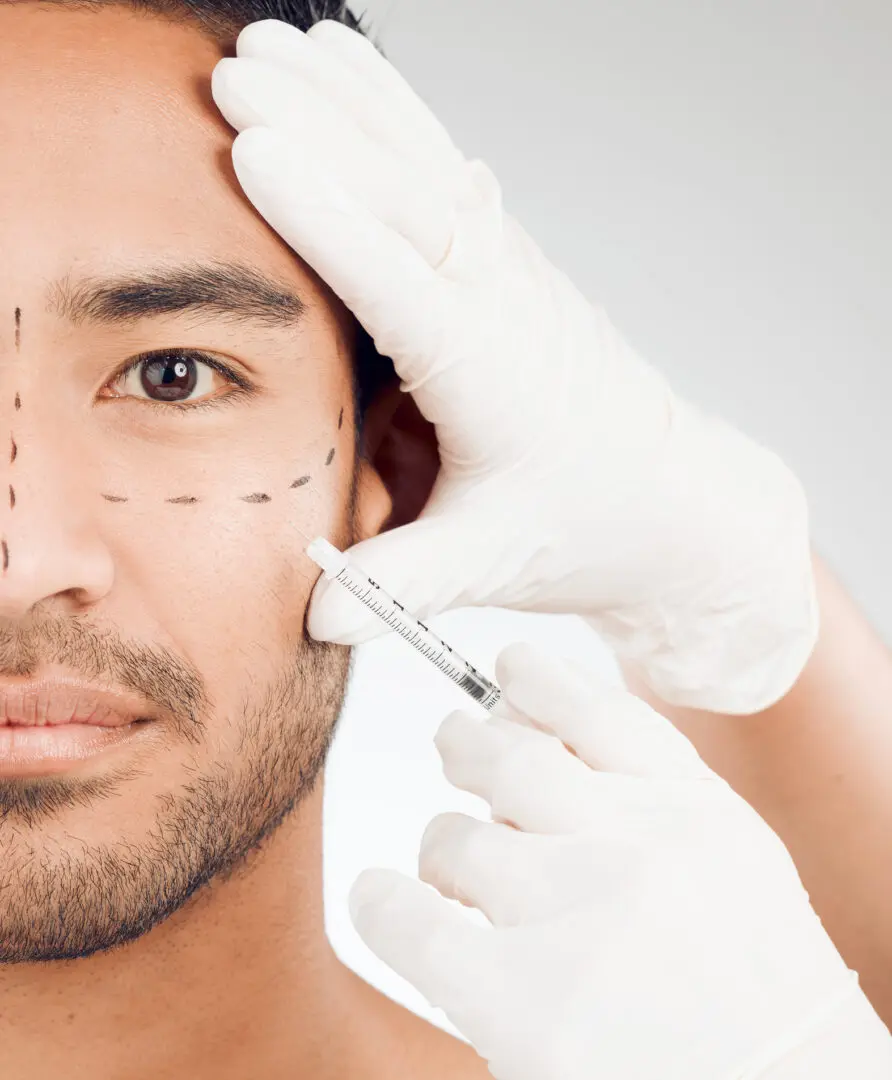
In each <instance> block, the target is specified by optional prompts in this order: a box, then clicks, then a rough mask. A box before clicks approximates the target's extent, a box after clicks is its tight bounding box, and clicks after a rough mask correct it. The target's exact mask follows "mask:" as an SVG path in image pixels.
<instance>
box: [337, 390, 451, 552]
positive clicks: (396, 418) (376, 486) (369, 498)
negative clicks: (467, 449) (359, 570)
mask: <svg viewBox="0 0 892 1080" xmlns="http://www.w3.org/2000/svg"><path fill="white" fill-rule="evenodd" d="M439 469H440V455H439V453H438V451H437V436H436V431H435V430H434V425H433V424H431V423H430V421H428V420H425V418H424V417H423V416H422V415H421V413H420V412H419V410H418V406H417V405H416V404H415V401H414V399H413V398H412V396H411V395H410V394H404V393H403V392H402V391H401V390H400V388H399V383H396V382H392V383H388V384H387V385H386V386H383V387H382V388H381V390H380V391H379V392H378V393H377V394H376V396H375V398H374V399H373V400H372V401H371V402H370V403H369V406H368V408H367V409H366V415H365V419H364V422H363V434H362V462H361V464H360V475H359V477H358V486H357V494H356V497H357V506H356V510H357V516H356V527H357V530H358V531H359V533H360V536H361V537H363V538H364V537H367V536H374V535H375V534H376V533H379V532H385V531H386V530H387V529H393V528H396V526H397V525H405V524H407V523H408V522H410V521H414V520H415V518H417V517H418V515H419V514H420V513H421V511H422V510H423V509H424V504H425V503H426V502H427V500H428V496H429V495H430V493H431V488H432V487H433V485H434V480H435V479H436V476H437V473H438V472H439Z"/></svg>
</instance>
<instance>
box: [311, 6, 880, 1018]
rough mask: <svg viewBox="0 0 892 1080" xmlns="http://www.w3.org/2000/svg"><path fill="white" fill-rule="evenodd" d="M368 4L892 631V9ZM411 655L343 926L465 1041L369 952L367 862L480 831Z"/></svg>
mask: <svg viewBox="0 0 892 1080" xmlns="http://www.w3.org/2000/svg"><path fill="white" fill-rule="evenodd" d="M354 10H355V11H356V12H357V13H358V12H360V11H362V10H368V11H369V13H370V15H371V16H372V17H373V23H374V26H375V27H376V29H377V31H378V35H379V37H380V40H381V41H382V44H383V46H384V48H385V50H386V52H387V54H388V56H389V57H390V59H391V60H392V61H393V62H394V63H395V64H396V66H397V67H398V68H399V69H400V70H401V71H402V72H403V74H404V75H405V76H406V77H407V78H408V80H409V82H410V83H411V84H412V86H413V87H414V88H415V89H416V90H417V92H418V93H419V94H420V95H421V96H422V97H423V98H424V100H425V101H426V102H427V103H428V104H429V105H430V106H431V108H432V109H433V110H434V112H435V113H436V114H437V115H438V116H439V117H440V119H441V120H442V121H443V122H444V124H445V125H446V127H447V129H448V130H449V131H450V132H451V133H452V135H453V138H454V139H455V141H456V143H457V144H458V145H459V146H460V147H461V149H462V150H463V151H464V152H465V153H466V154H467V155H468V156H470V157H481V158H483V159H484V160H485V161H486V162H487V164H488V165H490V166H491V168H492V169H493V170H494V172H495V174H496V175H497V176H498V178H499V180H500V181H501V183H502V187H503V190H504V193H505V204H506V207H507V209H508V210H509V212H511V213H512V214H513V215H514V216H515V217H517V218H518V219H519V220H520V221H521V223H522V224H523V225H524V226H525V228H526V229H527V231H528V232H529V233H530V234H531V235H532V236H533V237H534V238H535V239H536V240H537V241H538V242H539V243H540V245H541V246H542V248H543V249H544V250H545V252H546V253H547V254H548V255H549V256H550V258H551V259H552V260H553V261H554V262H555V263H556V264H557V265H558V266H559V267H561V269H563V270H565V271H566V272H567V273H568V274H569V275H570V277H571V278H572V279H573V280H574V281H575V282H576V284H577V285H578V286H579V287H580V288H581V289H582V291H583V292H584V293H585V294H586V295H587V296H589V297H590V298H591V299H592V300H596V301H598V302H599V303H602V304H603V305H604V306H605V307H606V308H607V310H608V312H609V314H610V315H611V318H612V320H613V322H614V323H615V324H616V325H617V326H618V328H619V329H620V330H621V331H622V332H623V333H624V335H625V336H626V337H627V338H628V339H629V340H630V342H631V343H632V344H633V345H634V346H635V348H636V349H637V350H638V351H639V352H640V353H641V354H642V355H643V356H644V357H646V358H647V359H648V360H650V361H651V362H652V363H654V364H655V365H657V366H658V367H660V368H661V369H662V370H663V371H664V372H665V373H666V374H667V375H668V376H669V377H670V379H671V380H672V382H673V383H674V385H675V387H676V389H678V390H679V391H680V392H682V393H683V394H685V395H686V396H688V397H689V398H691V399H692V400H694V401H696V402H697V403H699V404H700V405H703V406H706V407H710V408H713V409H715V410H718V411H720V412H721V413H722V414H723V415H724V416H726V417H727V418H729V419H731V420H732V421H734V422H736V423H737V424H738V425H739V426H740V427H742V428H743V429H744V430H745V431H747V432H748V433H749V434H750V435H752V436H754V437H757V438H759V439H760V440H762V441H763V442H765V443H767V444H768V445H770V446H772V447H773V448H775V449H776V450H778V451H779V452H780V453H781V454H782V455H783V456H784V457H785V458H786V460H787V461H788V462H789V463H790V464H791V465H792V466H793V468H794V469H795V470H796V472H797V473H798V475H799V476H800V477H801V479H802V481H803V483H804V484H805V487H806V489H807V491H808V495H809V498H810V502H811V507H812V515H813V532H814V536H815V540H816V544H817V546H818V548H819V550H820V551H821V552H822V553H823V554H824V555H825V557H826V558H827V559H828V561H829V562H830V564H831V565H832V566H833V567H834V568H835V570H836V571H837V573H838V574H839V575H840V576H841V577H842V579H843V581H844V582H845V583H846V585H847V586H848V588H849V589H850V590H851V592H852V593H853V594H854V596H855V597H856V598H857V600H858V601H859V603H860V604H861V605H862V607H863V608H864V609H865V610H866V611H867V613H868V615H869V616H870V618H871V619H872V621H873V622H874V624H875V625H876V626H877V627H878V629H880V631H881V632H882V633H883V635H884V637H886V639H887V640H889V639H890V638H892V575H890V574H889V573H887V572H886V561H887V552H888V550H889V548H890V538H892V516H890V509H889V506H890V502H892V500H889V499H888V496H887V487H888V477H889V472H890V469H889V445H890V438H889V421H888V414H889V407H890V406H889V402H890V392H892V374H890V362H889V351H890V342H892V305H890V302H889V298H888V290H889V285H890V280H892V274H890V260H892V254H890V253H892V213H890V211H889V200H890V198H892V119H890V112H892V5H889V4H888V3H887V2H886V0H876V2H873V0H845V2H843V0H838V2H836V3H832V4H830V3H822V2H820V0H770V2H769V0H755V2H754V0H746V2H742V0H734V2H728V0H723V2H718V3H716V2H712V3H707V2H705V0H699V2H698V0H676V2H672V0H662V2H660V0H646V2H645V0H622V2H621V3H618V2H614V3H607V2H606V0H564V2H563V3H555V2H548V0H539V2H538V3H534V2H532V0H519V2H516V3H510V2H508V0H373V2H371V3H369V4H368V5H367V7H366V8H364V7H363V5H362V3H357V4H356V6H355V7H354ZM385 584H386V583H385ZM439 625H440V626H441V627H443V629H444V630H445V631H448V632H449V633H450V635H451V638H452V639H454V640H453V644H455V645H456V646H457V647H460V648H461V647H464V648H465V649H466V651H468V652H471V653H472V656H473V658H474V659H475V661H476V660H479V661H480V663H482V664H487V663H489V664H491V662H492V660H493V659H494V657H495V654H496V652H497V651H498V649H499V647H501V645H502V644H505V643H506V642H507V641H510V640H513V639H516V638H526V639H528V640H537V641H541V642H542V643H543V644H547V645H548V646H549V647H552V648H555V649H557V650H559V651H564V652H568V653H572V654H573V655H575V656H576V657H577V658H583V657H585V658H588V659H590V660H591V662H592V663H593V664H595V665H596V666H599V667H600V668H601V669H602V670H603V671H604V672H605V674H606V676H607V677H615V672H614V671H613V669H612V667H611V663H610V660H609V658H608V657H607V656H606V655H605V654H604V652H603V651H602V650H601V651H599V648H598V645H597V643H596V642H595V641H594V639H593V638H592V637H590V636H589V635H588V634H587V632H585V631H583V630H582V629H581V627H580V626H579V625H578V624H576V623H575V621H574V620H570V619H565V620H561V619H557V620H555V619H548V618H539V617H531V616H522V615H506V614H502V613H496V612H482V613H470V612H463V613H456V614H450V615H448V616H446V617H445V618H444V619H443V620H441V622H440V623H439ZM406 651H407V650H406V647H405V646H404V645H403V644H402V643H401V642H381V643H376V644H375V645H372V646H369V647H367V648H366V649H363V650H360V651H359V652H360V655H359V657H358V667H357V677H356V680H355V682H354V685H353V688H352V691H351V700H350V704H349V705H348V708H347V710H346V713H345V716H344V719H343V727H342V730H341V733H340V735H339V737H338V740H337V745H336V747H335V752H334V755H333V759H332V762H331V765H330V768H329V773H328V790H327V796H326V799H327V802H326V815H327V817H326V889H327V903H328V913H329V914H328V919H329V933H330V936H331V938H332V941H333V943H334V945H335V947H336V948H337V950H338V951H339V953H340V954H341V955H342V956H343V957H344V959H345V960H346V961H347V962H348V963H350V964H351V965H352V966H354V967H355V968H356V969H357V970H359V971H360V972H361V973H362V974H363V975H364V976H365V977H366V978H369V979H370V981H372V982H374V983H376V984H377V985H379V986H381V987H382V988H383V989H385V990H386V991H387V992H388V993H390V994H392V996H394V997H396V998H397V999H398V1000H401V1001H403V1002H404V1003H405V1004H407V1005H408V1006H409V1007H411V1008H414V1009H416V1010H417V1011H419V1012H421V1013H423V1014H424V1015H426V1016H429V1017H430V1018H431V1019H433V1020H434V1021H435V1022H438V1023H441V1022H442V1020H441V1019H440V1018H439V1017H438V1015H437V1014H435V1013H434V1012H432V1011H431V1010H429V1009H427V1007H426V1006H425V1005H424V1003H423V1002H422V1001H421V999H420V997H419V996H418V995H415V994H414V993H413V992H412V991H410V990H409V989H408V988H407V987H406V986H405V984H403V983H402V982H401V981H400V980H397V979H396V978H395V977H393V976H391V975H390V974H389V973H388V972H387V971H386V969H384V968H383V965H379V964H377V962H376V961H375V960H374V959H373V958H372V957H371V956H370V954H369V953H368V951H367V950H365V949H364V947H363V946H362V944H361V943H360V942H359V941H358V939H357V938H356V936H355V934H354V933H353V930H352V927H351V926H350V924H349V920H348V919H347V916H346V911H345V906H344V905H345V896H346V892H347V890H348V888H349V885H350V882H351V881H352V880H353V877H354V876H355V874H356V873H357V872H358V871H359V870H360V869H361V868H362V867H363V866H366V865H375V864H379V865H390V866H399V867H400V868H401V869H404V870H406V871H407V872H410V873H411V872H412V871H413V870H414V862H415V856H416V853H417V847H418V840H419V838H420V836H421V832H422V830H423V828H424V825H425V824H426V822H427V821H428V820H429V818H430V817H431V816H433V814H435V813H437V812H438V811H440V810H442V809H446V808H447V807H450V808H452V807H456V808H463V809H466V810H468V811H469V812H472V813H478V814H480V813H481V806H482V804H479V803H478V801H477V800H475V799H472V798H471V797H464V796H461V795H459V794H458V793H455V792H453V791H451V789H450V788H449V787H448V785H447V784H446V783H445V781H443V780H442V777H441V776H440V773H439V767H438V759H437V757H436V754H435V752H434V750H433V747H432V746H431V744H430V737H431V735H432V733H433V731H434V730H436V727H437V725H438V723H439V721H440V720H441V719H442V717H443V716H444V715H445V714H446V712H448V711H449V710H450V709H451V708H454V707H459V706H461V705H462V704H463V702H462V701H461V700H460V699H458V700H457V699H456V697H455V694H457V691H453V690H452V688H451V687H449V686H448V685H447V686H446V687H441V686H440V685H439V682H438V676H437V675H436V673H428V671H427V670H426V669H424V667H423V661H421V660H420V659H418V658H417V657H415V656H414V655H412V654H411V653H409V655H408V656H406V655H404V653H405V652H406ZM404 677H408V678H409V680H410V682H409V684H408V685H407V686H405V687H402V688H401V689H400V691H399V692H395V691H394V690H393V686H394V684H395V681H397V680H400V679H402V678H404ZM407 733H408V734H407Z"/></svg>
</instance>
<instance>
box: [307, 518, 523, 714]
mask: <svg viewBox="0 0 892 1080" xmlns="http://www.w3.org/2000/svg"><path fill="white" fill-rule="evenodd" d="M307 554H308V555H309V556H310V558H311V559H312V560H313V562H315V563H316V564H317V566H321V567H322V569H323V571H324V572H325V577H326V579H328V580H331V579H332V578H333V579H334V580H335V581H337V582H338V583H339V584H340V585H342V586H343V587H344V588H345V589H346V590H347V591H348V592H350V593H352V594H353V595H354V596H355V597H356V599H357V600H359V601H360V603H362V604H365V606H366V607H367V608H368V609H369V611H372V612H374V614H375V615H377V616H378V618H379V619H383V621H384V622H385V623H386V624H387V625H388V626H389V627H390V629H391V630H395V631H396V633H398V634H399V635H400V637H401V638H404V639H405V640H406V641H408V643H409V644H410V645H412V646H413V647H414V648H415V649H417V650H418V652H420V653H421V655H422V656H424V657H425V658H426V659H427V660H430V662H431V663H432V664H433V665H434V667H436V668H439V670H440V671H442V672H443V674H444V675H445V676H446V677H447V678H448V679H451V680H452V682H454V683H455V685H456V686H458V687H459V688H460V689H461V690H464V691H465V693H466V694H469V695H470V696H471V697H472V698H473V699H474V701H476V702H477V704H478V705H480V706H481V707H482V708H484V709H486V711H487V712H492V711H493V710H494V709H495V708H496V706H497V705H498V703H499V700H500V699H501V696H502V692H501V690H500V689H499V688H498V686H496V684H495V683H493V682H490V680H489V679H487V678H486V677H485V676H483V675H481V674H480V672H479V671H478V670H477V669H476V668H475V667H474V666H473V664H470V663H468V661H467V660H465V658H464V657H463V656H460V655H459V654H458V653H457V652H456V651H455V649H453V648H452V646H450V645H447V644H446V642H445V641H443V639H442V638H440V637H438V636H437V635H436V634H435V633H434V632H433V631H432V630H431V629H430V628H429V627H428V626H425V624H424V623H423V622H422V621H421V620H420V619H417V618H416V617H415V616H414V615H412V614H411V613H410V612H408V611H406V609H405V608H404V607H403V605H402V604H401V603H400V602H399V601H398V600H395V599H394V598H393V597H392V596H391V595H390V594H389V593H387V592H385V591H384V589H382V588H381V586H380V585H379V584H378V582H377V581H374V580H373V579H372V578H370V577H369V576H368V575H367V574H365V573H363V571H362V570H360V569H359V567H358V566H355V565H353V564H351V563H350V562H349V560H348V559H347V556H346V555H345V554H344V553H343V552H342V551H339V550H338V549H337V548H336V547H335V546H334V545H333V544H330V543H329V542H328V541H327V540H325V539H324V538H323V537H321V536H319V537H317V538H316V539H315V540H313V541H312V543H310V544H309V546H308V547H307Z"/></svg>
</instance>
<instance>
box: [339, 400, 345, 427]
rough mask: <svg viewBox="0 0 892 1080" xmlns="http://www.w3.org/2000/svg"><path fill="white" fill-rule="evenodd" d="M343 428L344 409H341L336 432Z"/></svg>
mask: <svg viewBox="0 0 892 1080" xmlns="http://www.w3.org/2000/svg"><path fill="white" fill-rule="evenodd" d="M343 426H344V409H343V406H342V407H341V411H340V412H339V413H338V431H340V430H341V428H342V427H343Z"/></svg>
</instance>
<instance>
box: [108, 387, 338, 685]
mask: <svg viewBox="0 0 892 1080" xmlns="http://www.w3.org/2000/svg"><path fill="white" fill-rule="evenodd" d="M338 415H339V413H338V409H337V408H336V409H335V410H334V412H333V416H332V420H331V421H330V422H329V423H328V424H326V425H324V426H323V425H318V427H319V429H320V430H319V432H317V433H314V434H313V436H312V437H307V434H306V432H304V433H303V435H304V438H303V439H301V438H300V436H301V432H300V430H299V429H298V430H296V431H294V432H289V433H288V437H287V438H280V439H276V438H275V437H274V434H275V433H274V432H270V433H269V434H268V435H267V436H266V437H265V438H264V437H260V438H257V437H253V438H249V439H245V438H244V436H243V437H242V438H241V439H238V438H230V439H227V440H221V439H220V438H218V437H215V438H214V439H213V444H212V445H210V444H209V445H208V446H207V447H203V446H201V445H193V446H191V447H186V446H183V445H180V446H179V447H177V448H176V449H174V448H171V447H169V446H165V447H162V446H157V445H155V446H153V447H152V448H151V451H150V453H151V460H150V462H148V463H147V462H142V463H136V462H132V461H131V462H126V461H123V460H122V457H123V455H121V454H119V455H118V456H117V460H116V461H107V462H106V466H105V468H104V469H103V473H104V475H103V478H102V484H103V486H102V490H101V492H99V494H98V498H99V500H100V505H101V509H100V513H101V516H102V519H103V522H104V525H103V533H104V535H105V537H106V542H107V543H108V545H109V547H110V548H111V549H112V551H113V555H114V561H115V593H116V594H117V604H115V605H114V606H118V605H122V604H123V606H124V607H126V608H130V609H131V611H132V609H133V607H134V605H135V606H136V607H137V609H138V610H139V612H140V615H141V617H142V618H145V619H147V621H148V622H149V623H151V624H154V625H155V626H156V627H157V628H158V630H159V631H160V633H161V634H162V635H163V637H165V638H168V639H169V640H170V642H171V647H172V648H173V649H174V650H176V651H178V652H180V653H181V654H183V655H184V656H187V657H188V658H189V659H190V660H191V661H192V662H193V663H194V664H196V666H198V668H199V670H201V671H202V672H203V674H204V675H205V677H206V679H207V680H208V681H209V683H210V684H211V687H212V690H213V692H214V694H215V696H218V697H221V698H224V699H225V697H226V686H227V684H230V685H231V686H232V687H236V686H241V685H244V672H245V670H246V668H247V669H248V670H250V671H251V673H252V676H256V678H257V679H258V680H259V681H265V679H266V678H267V677H268V676H270V675H273V674H275V673H276V671H277V670H278V669H279V668H280V666H281V661H282V653H283V650H284V649H285V648H286V647H287V645H288V644H289V643H293V642H294V640H295V639H296V638H297V637H298V635H299V634H300V632H301V630H302V627H303V620H304V614H305V610H306V605H307V603H308V601H309V596H310V593H311V591H312V587H313V585H314V583H315V581H316V579H317V578H318V576H319V570H318V568H317V567H316V565H315V564H314V563H313V562H312V561H311V560H310V559H308V558H307V556H306V555H305V554H304V549H305V548H306V545H307V543H308V542H309V540H311V539H312V538H313V537H315V536H319V535H322V536H325V537H327V538H329V539H331V540H332V541H333V542H334V543H337V544H339V546H343V545H344V544H346V543H348V542H349V535H348V528H349V522H348V521H347V510H348V502H349V496H350V488H351V484H352V476H353V445H352V443H353V432H352V428H350V429H349V431H348V430H347V425H346V424H342V426H341V427H340V428H339V427H338V422H337V421H338ZM122 498H123V499H124V500H126V501H115V500H121V499H122ZM119 614H120V615H122V616H123V617H125V618H126V615H125V613H124V612H119ZM140 621H142V620H140ZM221 704H223V701H221Z"/></svg>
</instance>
